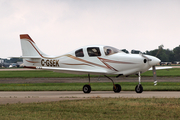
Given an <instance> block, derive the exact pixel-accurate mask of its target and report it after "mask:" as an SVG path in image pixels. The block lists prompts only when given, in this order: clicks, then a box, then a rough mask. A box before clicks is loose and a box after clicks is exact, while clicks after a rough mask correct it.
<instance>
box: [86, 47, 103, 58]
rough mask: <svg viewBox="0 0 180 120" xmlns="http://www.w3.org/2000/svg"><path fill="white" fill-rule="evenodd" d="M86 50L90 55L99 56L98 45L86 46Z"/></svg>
mask: <svg viewBox="0 0 180 120" xmlns="http://www.w3.org/2000/svg"><path fill="white" fill-rule="evenodd" d="M87 52H88V55H89V56H90V57H95V56H101V52H100V50H99V47H88V48H87Z"/></svg>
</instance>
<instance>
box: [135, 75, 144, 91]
mask: <svg viewBox="0 0 180 120" xmlns="http://www.w3.org/2000/svg"><path fill="white" fill-rule="evenodd" d="M138 76H139V84H138V85H137V86H136V87H135V91H136V93H142V92H143V87H142V85H141V73H140V72H139V73H138Z"/></svg>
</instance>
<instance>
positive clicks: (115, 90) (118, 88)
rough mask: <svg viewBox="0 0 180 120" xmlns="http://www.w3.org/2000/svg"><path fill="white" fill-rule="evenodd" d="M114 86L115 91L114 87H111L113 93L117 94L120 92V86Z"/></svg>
mask: <svg viewBox="0 0 180 120" xmlns="http://www.w3.org/2000/svg"><path fill="white" fill-rule="evenodd" d="M115 86H116V89H115V88H114V86H113V91H114V92H115V93H119V92H120V91H121V86H120V85H119V84H115Z"/></svg>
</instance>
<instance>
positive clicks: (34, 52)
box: [20, 34, 46, 57]
mask: <svg viewBox="0 0 180 120" xmlns="http://www.w3.org/2000/svg"><path fill="white" fill-rule="evenodd" d="M20 40H21V49H22V56H23V57H26V56H28V57H43V56H46V54H44V53H43V52H42V51H41V50H40V49H39V48H38V47H37V45H36V44H35V42H34V41H33V40H32V39H31V37H30V36H29V35H28V34H21V35H20Z"/></svg>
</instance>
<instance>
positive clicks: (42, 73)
mask: <svg viewBox="0 0 180 120" xmlns="http://www.w3.org/2000/svg"><path fill="white" fill-rule="evenodd" d="M156 74H157V76H158V77H180V69H179V68H173V69H168V70H157V73H156ZM114 76H116V75H114ZM152 76H153V74H152V71H147V72H145V73H143V74H142V77H152ZM59 77H61V78H67V77H68V78H71V77H73V78H74V77H80V78H84V77H87V75H86V74H85V75H78V74H66V73H57V72H53V71H46V70H31V71H0V78H59ZM91 77H98V75H91Z"/></svg>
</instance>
